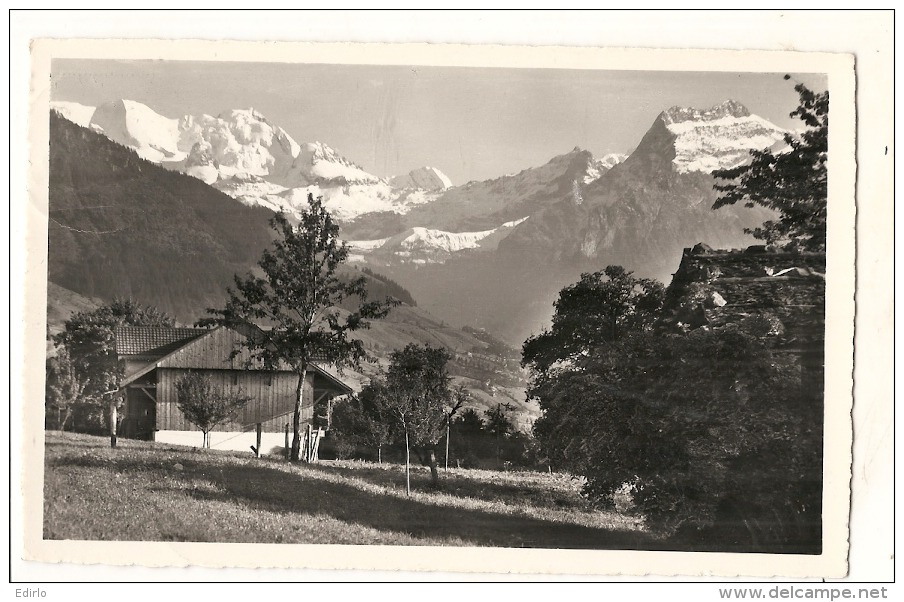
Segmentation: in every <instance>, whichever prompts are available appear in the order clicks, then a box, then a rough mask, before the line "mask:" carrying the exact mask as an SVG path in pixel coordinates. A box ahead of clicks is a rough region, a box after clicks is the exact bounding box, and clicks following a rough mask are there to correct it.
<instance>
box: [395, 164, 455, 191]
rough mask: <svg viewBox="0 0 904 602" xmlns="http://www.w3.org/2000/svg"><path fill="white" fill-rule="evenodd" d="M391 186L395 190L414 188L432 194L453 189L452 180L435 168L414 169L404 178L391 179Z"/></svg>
mask: <svg viewBox="0 0 904 602" xmlns="http://www.w3.org/2000/svg"><path fill="white" fill-rule="evenodd" d="M389 184H390V185H391V186H392V187H393V188H402V189H404V188H414V189H418V190H429V191H431V192H436V191H441V190H445V189H446V188H452V180H450V179H449V176H447V175H446V174H444V173H443V172H441V171H440V170H438V169H437V168H435V167H420V168H418V169H413V170H411V171H410V172H408V173H407V174H405V175H403V176H395V177H394V178H390V180H389Z"/></svg>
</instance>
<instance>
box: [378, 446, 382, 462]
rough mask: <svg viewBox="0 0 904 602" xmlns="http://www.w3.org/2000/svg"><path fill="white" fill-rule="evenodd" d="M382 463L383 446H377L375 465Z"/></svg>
mask: <svg viewBox="0 0 904 602" xmlns="http://www.w3.org/2000/svg"><path fill="white" fill-rule="evenodd" d="M382 463H383V446H382V445H378V446H377V464H382Z"/></svg>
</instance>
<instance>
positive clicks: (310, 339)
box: [201, 194, 393, 460]
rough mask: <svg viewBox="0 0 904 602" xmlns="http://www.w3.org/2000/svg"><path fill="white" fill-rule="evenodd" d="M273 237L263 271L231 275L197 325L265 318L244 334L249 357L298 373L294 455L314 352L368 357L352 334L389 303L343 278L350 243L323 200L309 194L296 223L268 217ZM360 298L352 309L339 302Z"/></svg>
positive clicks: (336, 357) (344, 360)
mask: <svg viewBox="0 0 904 602" xmlns="http://www.w3.org/2000/svg"><path fill="white" fill-rule="evenodd" d="M271 226H272V227H273V229H274V230H275V231H276V234H277V239H276V240H275V241H274V243H273V247H272V249H267V250H265V251H264V253H263V256H262V257H261V260H260V262H259V264H258V265H259V266H260V268H261V271H262V272H263V276H256V275H254V274H249V275H247V276H245V277H244V278H243V277H240V276H236V277H235V288H234V289H233V288H229V289H227V294H228V297H229V299H228V300H227V302H226V307H225V308H223V309H209V310H208V313H210V314H211V315H212V316H213V317H211V318H208V319H205V320H202V321H201V324H218V323H219V324H242V323H253V324H261V323H264V324H266V325H268V326H270V327H271V328H269V329H261V330H260V332H259V335H258V336H254V337H249V338H248V339H246V346H247V348H248V350H249V352H250V354H251V356H252V360H253V361H257V362H260V363H261V364H263V366H264V367H265V368H266V369H269V370H275V369H277V367H279V366H282V365H288V366H289V367H291V369H292V370H293V371H295V373H296V374H297V375H298V384H297V386H296V398H295V410H294V413H293V419H292V431H293V437H292V450H291V459H292V460H298V457H299V451H300V449H301V405H302V396H303V391H304V376H305V373H306V372H307V369H308V367H309V366H310V365H311V362H313V361H314V359H315V358H317V359H318V360H320V361H327V362H329V363H332V364H335V365H336V366H338V367H340V368H341V367H343V366H350V365H351V366H354V365H357V364H358V363H359V362H360V360H361V359H362V358H363V357H364V356H365V350H364V346H363V343H362V342H361V341H360V340H358V339H354V338H352V337H351V336H350V335H351V334H352V333H354V332H355V331H357V330H360V329H365V328H368V327H369V325H370V323H369V320H370V319H376V318H381V317H383V316H385V315H386V313H387V312H388V311H389V308H390V306H391V305H392V304H393V302H392V301H391V300H387V301H367V288H366V285H365V278H364V277H363V276H360V277H358V278H354V279H351V280H349V279H346V278H342V277H340V274H339V271H338V270H339V267H340V266H341V265H342V263H344V262H345V261H346V259H347V258H348V246H347V245H346V244H345V243H344V242H342V241H341V240H340V239H339V226H338V225H337V224H336V223H335V222H334V221H333V218H332V216H331V215H330V213H329V212H328V211H327V210H326V208H325V207H324V206H323V199H322V198H320V197H318V198H316V199H315V198H314V196H313V195H311V194H309V195H308V208H307V209H305V210H304V211H303V212H302V215H301V221H300V224H299V225H298V226H294V225H292V224H291V223H290V222H289V220H288V219H287V218H286V216H285V215H283V214H282V213H277V214H276V215H275V216H274V217H273V219H272V220H271ZM352 297H357V298H358V301H359V305H358V309H357V310H356V311H346V310H341V309H339V307H340V306H341V305H342V304H343V302H344V301H346V300H347V299H349V298H352Z"/></svg>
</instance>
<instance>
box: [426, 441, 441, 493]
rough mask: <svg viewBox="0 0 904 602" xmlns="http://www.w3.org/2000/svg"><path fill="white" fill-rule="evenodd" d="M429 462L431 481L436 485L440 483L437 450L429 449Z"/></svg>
mask: <svg viewBox="0 0 904 602" xmlns="http://www.w3.org/2000/svg"><path fill="white" fill-rule="evenodd" d="M427 462H428V463H429V464H430V482H431V483H432V484H433V486H434V487H436V486H438V485H439V471H438V470H437V468H436V450H434V449H433V448H432V447H431V448H430V449H428V450H427Z"/></svg>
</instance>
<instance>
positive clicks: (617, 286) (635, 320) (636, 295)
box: [521, 265, 664, 377]
mask: <svg viewBox="0 0 904 602" xmlns="http://www.w3.org/2000/svg"><path fill="white" fill-rule="evenodd" d="M663 298H664V288H663V286H662V284H661V283H660V282H657V281H656V280H650V279H648V278H635V277H634V275H633V272H629V271H627V270H625V269H624V268H623V267H621V266H617V265H610V266H608V267H607V268H606V269H605V270H603V271H602V272H594V273H592V274H581V279H580V281H578V282H577V283H575V284H572V285H570V286H567V287H565V288H564V289H562V291H561V292H560V293H559V298H558V300H557V301H556V302H555V314H554V315H553V319H552V327H551V328H549V329H548V330H545V331H543V332H542V333H541V334H539V335H536V336H532V337H530V338H529V339H527V341H525V343H524V347H523V350H522V360H521V363H522V365H523V366H527V367H530V368H531V369H532V370H533V371H534V374H535V376H539V377H543V376H546V375H548V373H549V371H550V369H552V368H553V367H554V366H556V365H561V364H562V363H568V362H572V361H575V360H577V359H578V358H580V357H582V356H584V355H586V354H587V353H588V352H589V351H590V350H591V349H593V348H594V347H596V346H598V345H600V344H601V343H603V342H607V341H616V340H618V339H619V338H620V337H621V336H622V335H623V334H624V333H626V332H630V331H632V330H645V329H648V328H650V327H651V326H652V324H653V321H654V320H655V318H656V311H657V310H658V309H659V308H660V307H661V306H662V302H663Z"/></svg>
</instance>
